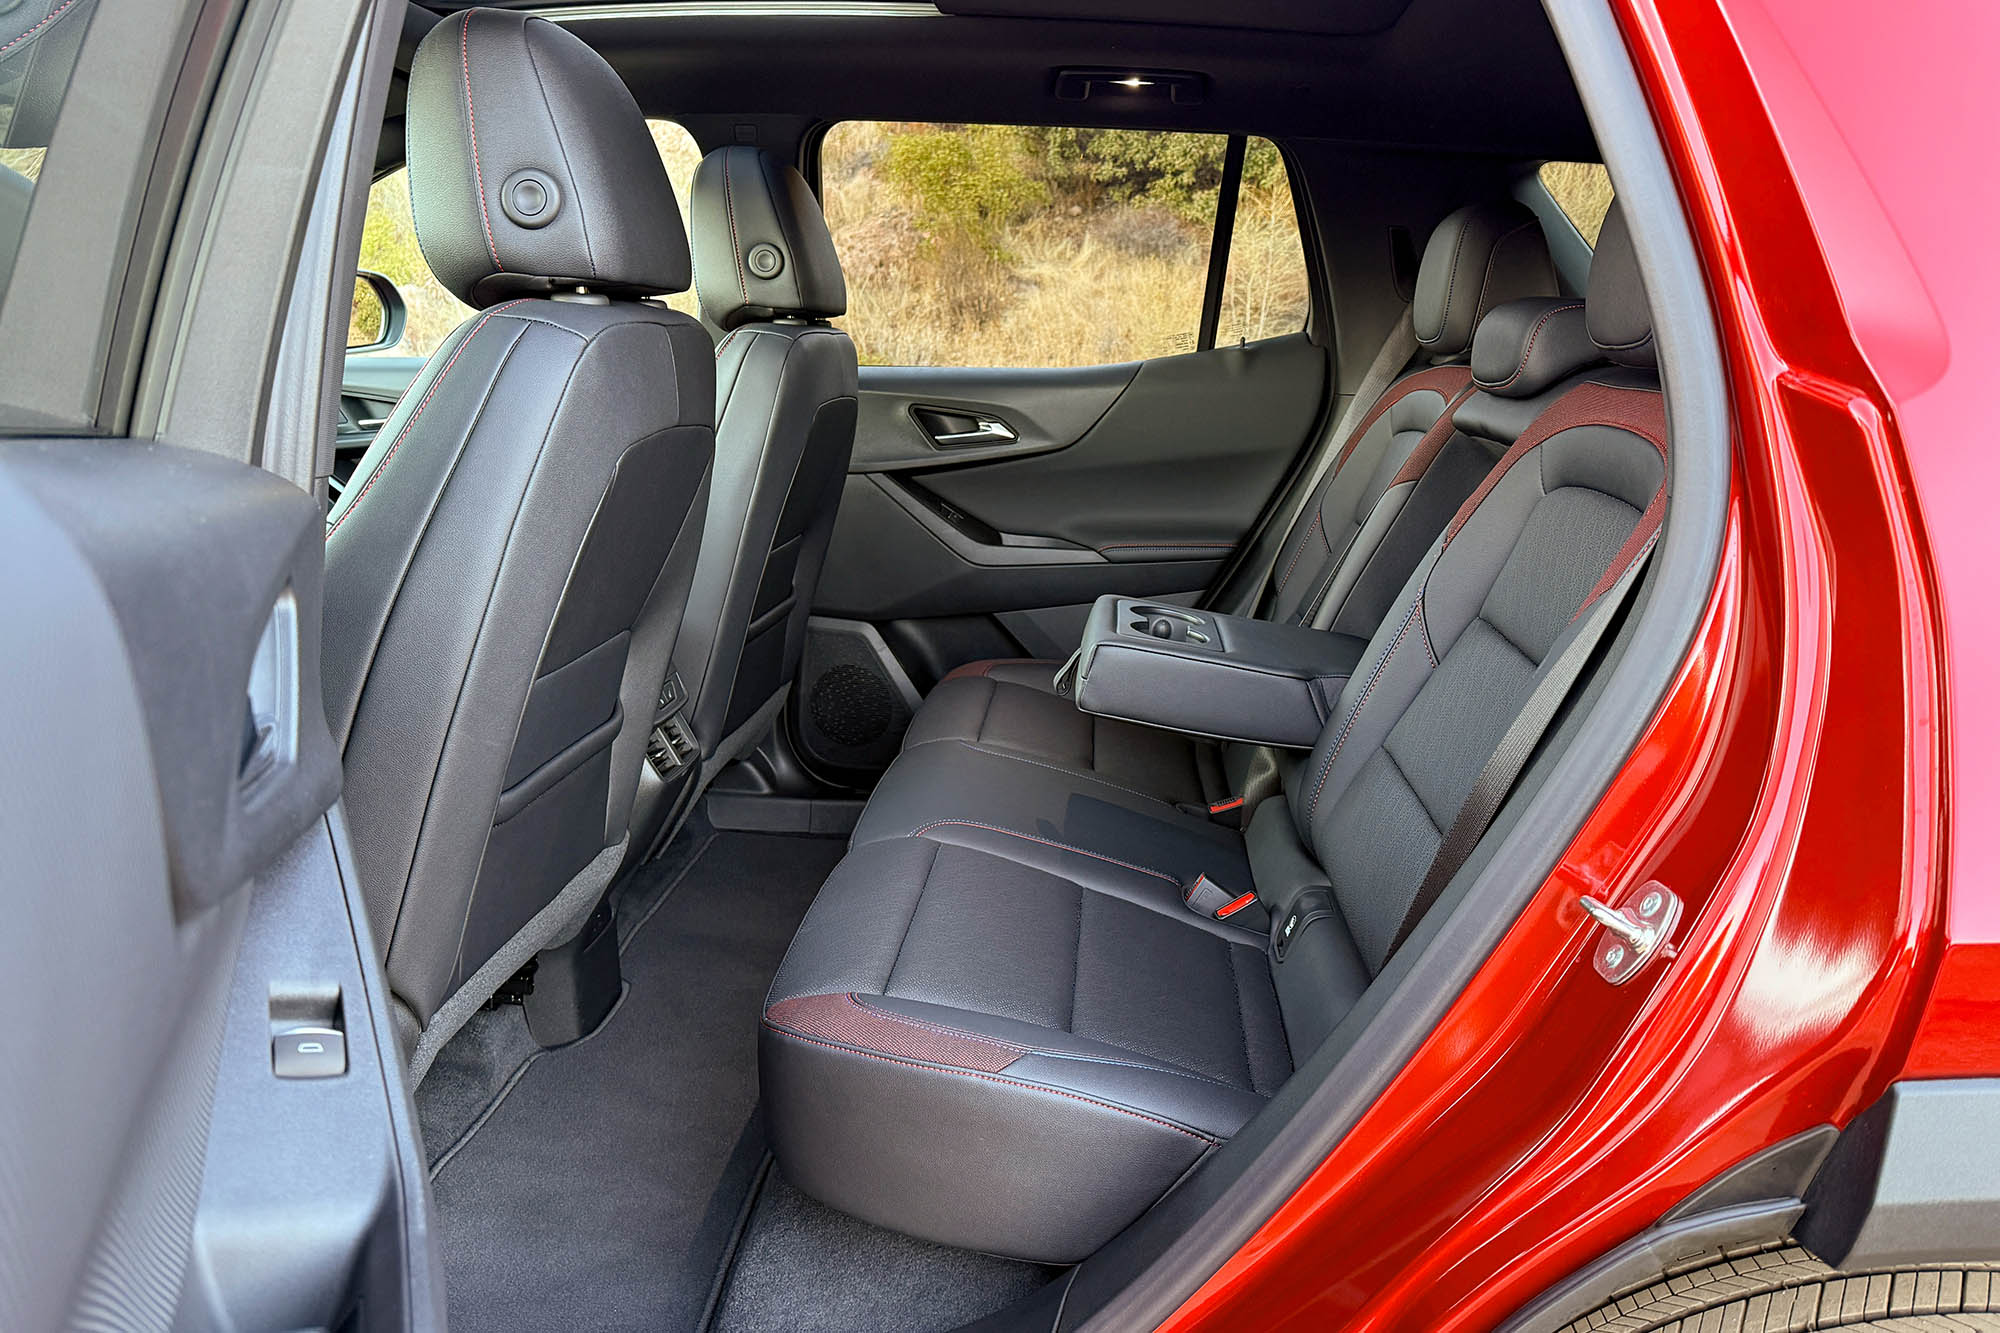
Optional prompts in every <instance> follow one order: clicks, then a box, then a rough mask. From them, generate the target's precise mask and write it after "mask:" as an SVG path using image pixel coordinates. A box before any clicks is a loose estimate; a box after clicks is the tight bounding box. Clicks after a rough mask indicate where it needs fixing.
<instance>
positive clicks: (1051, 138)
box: [821, 122, 1306, 366]
mask: <svg viewBox="0 0 2000 1333" xmlns="http://www.w3.org/2000/svg"><path fill="white" fill-rule="evenodd" d="M1222 148H1223V141H1222V140H1221V139H1220V138H1218V137H1215V136H1212V135H1191V134H1135V133H1128V132H1121V131H1081V132H1079V131H1046V130H1029V129H1013V128H1000V127H990V126H954V125H946V126H934V125H904V124H869V123H858V122H849V123H846V124H842V125H838V126H836V127H834V129H833V130H832V131H830V132H829V133H828V135H827V138H826V143H825V147H824V149H823V151H822V156H821V178H822V185H823V189H824V194H825V203H826V214H827V223H828V225H829V226H830V227H831V229H832V231H833V237H834V244H835V246H836V247H837V248H838V250H839V251H840V257H841V263H842V265H843V266H844V267H845V269H846V271H847V284H848V315H847V318H845V319H844V320H841V321H839V322H840V324H841V325H842V326H843V327H844V328H846V329H847V331H848V332H849V333H850V334H851V335H852V336H853V338H854V340H855V344H856V347H857V349H858V351H859V352H860V355H861V359H862V361H863V362H864V363H869V364H886V365H942V366H1077V365H1091V364H1097V363H1102V362H1107V361H1125V360H1132V359H1135V358H1140V357H1149V356H1164V355H1170V354H1172V353H1175V352H1185V351H1192V350H1193V349H1194V345H1195V336H1196V331H1197V327H1198V325H1199V322H1200V316H1201V301H1202V292H1203V288H1204V286H1205V284H1206V281H1207V273H1208V254H1209V246H1210V240H1211V237H1212V235H1213V230H1214V219H1215V203H1216V196H1217V187H1218V184H1219V182H1220V179H1221V170H1222ZM1305 315H1306V275H1305V263H1304V257H1303V254H1302V252H1301V249H1300V245H1299V236H1298V223H1297V218H1296V215H1295V213H1294V211H1293V207H1292V201H1291V194H1290V189H1289V187H1288V186H1287V184H1286V182H1285V177H1284V168H1283V165H1282V163H1281V162H1280V160H1279V158H1278V154H1277V150H1276V149H1275V148H1274V147H1272V146H1271V145H1269V144H1267V143H1264V142H1262V141H1261V140H1260V141H1257V143H1256V147H1255V149H1254V150H1253V152H1252V153H1251V160H1250V162H1249V163H1248V165H1247V167H1246V171H1245V181H1244V188H1243V190H1242V194H1241V199H1240V203H1239V205H1238V213H1237V224H1236V233H1235V240H1234V243H1233V244H1232V246H1231V249H1230V263H1229V273H1228V280H1227V282H1226V283H1225V289H1224V303H1223V314H1222V321H1221V326H1220V332H1219V335H1218V336H1219V339H1220V340H1221V341H1224V342H1233V341H1235V340H1237V339H1238V338H1249V339H1254V338H1263V337H1269V336H1272V335H1274V334H1279V333H1289V332H1293V331H1295V330H1297V329H1299V328H1302V327H1303V326H1304V324H1305Z"/></svg>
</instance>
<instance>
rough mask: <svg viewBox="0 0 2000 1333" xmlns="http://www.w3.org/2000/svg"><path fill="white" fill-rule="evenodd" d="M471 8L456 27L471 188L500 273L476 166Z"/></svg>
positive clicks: (483, 183) (482, 180) (481, 178)
mask: <svg viewBox="0 0 2000 1333" xmlns="http://www.w3.org/2000/svg"><path fill="white" fill-rule="evenodd" d="M471 36H472V11H471V10H469V9H468V10H466V11H465V22H463V23H461V24H460V25H459V28H458V61H459V68H460V69H462V70H463V71H464V73H465V133H466V138H467V140H468V141H469V142H470V143H471V146H472V188H473V190H474V191H475V192H476V193H477V194H478V195H479V225H480V226H481V227H483V228H485V230H486V252H487V253H488V254H490V255H492V256H493V271H494V272H495V273H498V272H500V247H499V246H497V245H495V244H494V243H493V221H492V219H491V218H490V217H488V216H487V213H486V176H485V174H484V173H483V172H481V171H480V169H479V122H478V120H477V119H476V118H475V117H474V116H473V114H472V53H471V49H470V47H469V46H468V41H469V39H470V38H471Z"/></svg>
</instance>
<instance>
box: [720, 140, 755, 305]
mask: <svg viewBox="0 0 2000 1333" xmlns="http://www.w3.org/2000/svg"><path fill="white" fill-rule="evenodd" d="M731 156H732V154H731V153H729V152H725V153H724V154H723V155H722V207H723V209H724V211H725V212H727V213H728V214H729V259H730V263H731V264H732V265H733V266H734V267H735V269H736V285H737V286H738V287H739V288H740V289H741V290H742V292H743V304H744V305H746V306H747V305H749V304H750V279H749V278H748V277H747V276H745V274H744V272H743V244H742V242H740V241H738V240H737V239H736V194H735V191H734V190H733V189H732V188H731V187H730V183H729V159H730V157H731Z"/></svg>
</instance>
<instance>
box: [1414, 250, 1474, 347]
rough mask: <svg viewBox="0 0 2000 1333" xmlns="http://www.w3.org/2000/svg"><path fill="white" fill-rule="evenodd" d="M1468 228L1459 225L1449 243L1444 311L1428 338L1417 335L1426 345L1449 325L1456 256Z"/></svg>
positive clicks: (1441, 334)
mask: <svg viewBox="0 0 2000 1333" xmlns="http://www.w3.org/2000/svg"><path fill="white" fill-rule="evenodd" d="M1468 230H1469V228H1466V227H1460V228H1459V229H1458V235H1457V236H1456V237H1455V238H1453V240H1452V243H1451V267H1450V268H1449V269H1447V270H1446V273H1447V275H1448V276H1447V278H1446V281H1445V286H1444V313H1443V314H1442V315H1440V316H1439V318H1438V327H1437V332H1436V333H1433V334H1432V335H1431V336H1430V337H1428V338H1426V337H1425V336H1424V335H1423V334H1421V333H1419V334H1418V335H1417V341H1418V342H1420V343H1422V344H1424V346H1426V347H1428V346H1430V345H1431V344H1432V343H1434V342H1436V341H1437V340H1438V339H1439V338H1442V337H1444V331H1445V330H1446V329H1447V328H1449V327H1450V326H1451V297H1452V293H1453V292H1454V291H1456V290H1457V289H1458V256H1459V252H1460V251H1462V250H1464V249H1465V233H1466V232H1467V231H1468Z"/></svg>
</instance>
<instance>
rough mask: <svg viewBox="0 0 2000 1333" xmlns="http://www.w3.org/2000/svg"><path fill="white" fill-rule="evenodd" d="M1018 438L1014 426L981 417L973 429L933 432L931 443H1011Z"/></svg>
mask: <svg viewBox="0 0 2000 1333" xmlns="http://www.w3.org/2000/svg"><path fill="white" fill-rule="evenodd" d="M1020 438H1021V437H1020V436H1018V435H1016V434H1015V433H1014V428H1013V427H1012V426H1010V425H1008V424H1007V423H1006V422H1004V421H999V420H995V419H993V418H991V417H981V418H979V422H978V424H977V425H976V426H975V427H974V428H973V429H971V430H958V431H949V432H947V433H945V434H943V435H936V434H934V435H932V436H931V443H932V444H958V445H963V444H1012V443H1013V442H1014V441H1016V440H1018V439H1020Z"/></svg>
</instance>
